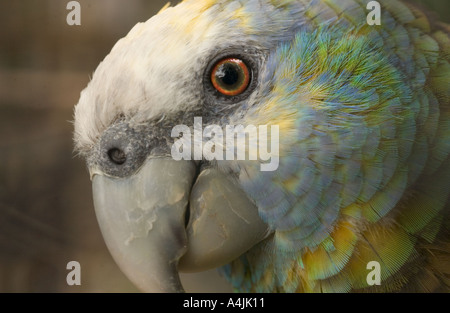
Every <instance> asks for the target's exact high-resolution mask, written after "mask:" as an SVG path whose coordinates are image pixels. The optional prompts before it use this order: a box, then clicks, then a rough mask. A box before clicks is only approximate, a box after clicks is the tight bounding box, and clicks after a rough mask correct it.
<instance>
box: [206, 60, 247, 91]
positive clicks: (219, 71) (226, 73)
mask: <svg viewBox="0 0 450 313" xmlns="http://www.w3.org/2000/svg"><path fill="white" fill-rule="evenodd" d="M211 82H212V84H213V86H214V88H216V89H217V91H219V92H220V93H221V94H223V95H226V96H237V95H240V94H241V93H243V92H244V91H245V90H246V89H247V87H248V85H249V84H250V71H249V69H248V67H247V65H246V64H245V63H244V61H242V60H240V59H236V58H226V59H223V60H221V61H219V62H218V63H217V64H216V65H215V66H214V68H213V70H212V72H211Z"/></svg>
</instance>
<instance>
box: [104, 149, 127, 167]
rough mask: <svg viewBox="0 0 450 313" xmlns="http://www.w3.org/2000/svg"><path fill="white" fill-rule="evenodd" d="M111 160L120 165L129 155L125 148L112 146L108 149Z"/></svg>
mask: <svg viewBox="0 0 450 313" xmlns="http://www.w3.org/2000/svg"><path fill="white" fill-rule="evenodd" d="M108 156H109V158H110V160H111V161H112V162H114V163H116V164H118V165H122V164H123V163H125V161H126V160H127V156H126V155H125V152H123V150H121V149H118V148H112V149H110V150H109V151H108Z"/></svg>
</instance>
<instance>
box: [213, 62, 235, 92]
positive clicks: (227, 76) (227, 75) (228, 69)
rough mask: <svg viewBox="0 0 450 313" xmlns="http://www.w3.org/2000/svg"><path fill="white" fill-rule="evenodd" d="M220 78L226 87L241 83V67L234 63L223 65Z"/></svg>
mask: <svg viewBox="0 0 450 313" xmlns="http://www.w3.org/2000/svg"><path fill="white" fill-rule="evenodd" d="M218 72H219V73H220V74H218V77H219V78H220V80H221V81H222V83H223V84H224V85H226V86H229V87H231V86H233V85H235V84H236V83H238V82H239V73H240V71H239V66H238V65H236V64H232V63H226V64H223V65H222V66H221V67H220V69H219V71H218Z"/></svg>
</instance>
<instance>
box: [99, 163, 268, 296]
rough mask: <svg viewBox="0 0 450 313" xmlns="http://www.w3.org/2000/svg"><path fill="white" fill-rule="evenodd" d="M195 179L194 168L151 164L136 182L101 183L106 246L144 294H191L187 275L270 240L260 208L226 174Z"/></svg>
mask: <svg viewBox="0 0 450 313" xmlns="http://www.w3.org/2000/svg"><path fill="white" fill-rule="evenodd" d="M195 176H196V165H195V163H194V162H190V161H175V160H173V159H168V158H149V159H148V160H147V161H146V162H145V163H144V165H143V166H142V167H141V169H140V170H139V171H138V172H137V173H136V174H134V175H132V176H130V177H127V178H112V177H108V176H105V175H101V174H95V175H94V177H93V180H92V184H93V194H94V205H95V212H96V215H97V219H98V222H99V225H100V228H101V231H102V234H103V237H104V239H105V242H106V245H107V246H108V249H109V250H110V252H111V254H112V256H113V258H114V259H115V261H116V262H117V264H118V265H119V267H120V268H121V270H122V271H123V272H124V273H125V275H127V277H128V278H129V279H130V280H131V281H132V282H133V283H134V284H135V285H136V286H137V287H138V288H140V289H141V290H142V291H145V292H183V291H184V290H183V287H182V285H181V282H180V279H179V274H178V270H179V269H181V270H182V271H189V272H192V271H202V270H206V269H209V268H214V267H218V266H221V265H224V264H226V263H228V262H230V261H232V260H233V259H235V258H237V257H238V256H239V255H241V254H242V253H244V252H245V251H247V250H248V249H250V248H251V247H252V246H253V245H255V244H256V243H258V242H259V241H261V240H263V239H264V238H265V237H266V236H267V234H268V228H267V225H266V224H264V223H263V222H262V221H261V219H260V218H259V216H258V213H257V209H256V207H255V206H254V205H253V204H252V203H251V201H250V200H249V199H248V198H247V197H246V195H245V194H244V193H243V191H242V190H240V189H239V187H238V186H237V185H235V184H234V183H232V182H231V181H230V180H228V179H227V178H226V176H225V175H224V174H222V173H220V172H219V171H218V170H215V169H207V170H205V171H203V172H202V173H200V175H199V176H198V178H197V180H196V181H194V180H195ZM192 186H193V187H192ZM189 201H190V202H189ZM186 210H190V219H189V224H188V226H187V228H186V226H185V215H186Z"/></svg>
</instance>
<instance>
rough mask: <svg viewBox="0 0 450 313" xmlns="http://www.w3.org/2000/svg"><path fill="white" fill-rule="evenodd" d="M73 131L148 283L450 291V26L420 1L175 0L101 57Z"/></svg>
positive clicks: (135, 272) (112, 230) (134, 274)
mask: <svg viewBox="0 0 450 313" xmlns="http://www.w3.org/2000/svg"><path fill="white" fill-rule="evenodd" d="M377 4H378V5H379V6H378V8H377ZM377 9H378V11H377ZM377 12H378V13H379V21H378V22H376V21H375V22H373V21H371V16H374V14H375V15H376V14H377ZM374 20H376V19H374ZM199 121H201V123H199ZM180 125H184V126H183V128H182V130H183V131H182V132H178V131H175V130H176V127H177V126H180ZM238 125H241V126H242V127H246V128H245V130H248V132H240V133H239V132H236V133H231V135H230V137H228V135H227V140H226V141H224V140H220V139H221V138H222V135H223V134H224V133H225V132H226V130H228V128H229V127H232V126H238ZM251 125H253V126H255V127H254V128H252V129H253V130H255V129H256V134H254V133H253V132H250V130H251V129H250V128H248V129H247V126H251ZM262 126H265V127H268V129H269V130H270V131H269V130H267V128H266V131H264V128H262ZM258 127H259V128H258ZM235 129H236V128H235ZM203 130H204V131H203ZM202 131H203V132H202ZM255 136H256V137H257V140H251V139H252V138H253V139H254V137H255ZM213 139H214V140H213ZM222 139H223V138H222ZM73 140H74V147H75V148H74V149H75V150H76V151H77V154H78V155H79V156H81V157H82V158H83V159H84V160H85V161H86V164H87V169H88V171H89V174H90V179H91V181H92V190H93V203H94V207H95V213H96V217H97V220H98V223H99V227H100V229H101V232H102V235H103V238H104V240H105V243H106V245H107V247H108V249H109V251H110V253H111V255H112V257H113V258H114V260H115V262H116V263H117V264H118V266H119V267H120V269H121V270H122V271H123V272H124V273H125V275H126V276H127V277H128V278H129V279H130V280H131V281H132V282H133V283H134V284H135V285H136V286H137V287H138V288H139V289H140V290H142V291H145V292H169V293H172V292H183V291H184V288H183V286H182V283H181V280H180V276H179V275H180V273H181V272H186V273H193V272H201V271H205V270H210V269H215V268H217V269H218V271H219V272H220V274H221V275H223V276H224V277H225V278H226V279H227V280H228V281H229V283H230V286H231V287H232V289H233V291H236V292H257V293H276V292H277V293H349V292H381V293H395V292H414V293H429V292H449V291H450V233H449V231H450V220H449V217H450V215H449V214H450V201H449V193H450V26H449V25H447V24H445V23H443V22H440V21H439V20H438V19H437V18H435V17H434V15H433V14H432V13H429V12H427V11H426V10H424V9H423V8H422V7H420V6H418V5H416V4H412V3H410V2H409V1H405V0H379V1H367V0H184V1H181V2H180V3H178V4H176V5H175V6H171V5H170V4H168V5H167V6H165V7H164V8H163V9H162V10H161V11H160V12H159V13H158V14H156V15H154V16H152V17H151V18H150V19H149V20H147V21H146V22H140V23H138V24H137V25H135V26H134V27H133V28H132V29H131V31H130V32H129V33H128V34H127V35H126V36H125V37H124V38H122V39H120V40H119V41H118V42H117V43H116V44H115V45H114V47H113V48H112V50H111V52H110V53H109V54H108V55H107V56H106V57H105V58H104V60H103V61H102V62H101V63H100V64H99V65H98V67H97V69H96V70H95V72H94V74H93V76H92V78H91V80H90V82H89V83H88V85H87V87H86V88H85V89H84V90H83V91H82V92H81V94H80V98H79V101H78V103H77V104H76V106H75V108H74V138H73ZM177 143H178V145H177ZM180 143H181V144H180ZM185 143H186V144H185ZM188 143H189V145H188ZM212 145H213V147H212ZM264 145H266V148H267V146H269V147H270V155H271V157H272V159H271V161H274V162H276V164H272V165H275V166H271V168H270V169H269V170H267V168H266V170H263V167H262V165H267V162H265V161H267V158H266V159H264V158H263V152H268V150H266V151H264V150H263V149H262V148H263V146H264ZM180 146H181V148H180ZM199 147H200V148H199ZM208 147H209V150H207V149H206V148H208ZM191 148H192V149H191ZM202 148H203V150H201V149H202ZM238 149H243V151H244V152H245V157H244V158H240V157H236V156H237V152H236V151H238ZM225 150H226V151H227V152H228V151H231V153H230V154H229V155H228V154H227V155H226V157H223V158H221V157H220V156H224V155H225V153H222V152H224V151H225ZM174 151H175V152H177V151H178V152H180V151H182V152H183V157H182V158H179V157H178V158H177V157H175V156H174ZM202 151H203V152H204V151H210V152H211V153H212V152H214V155H215V156H217V157H213V158H212V157H211V155H208V154H207V153H202ZM221 153H222V154H221ZM250 155H253V156H255V155H256V156H257V157H256V158H255V159H252V158H250Z"/></svg>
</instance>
